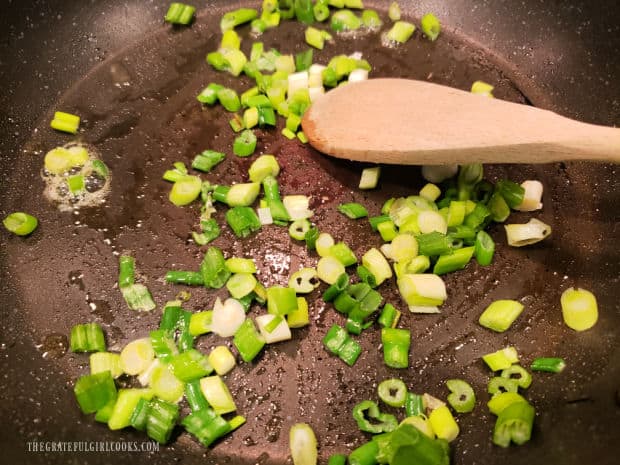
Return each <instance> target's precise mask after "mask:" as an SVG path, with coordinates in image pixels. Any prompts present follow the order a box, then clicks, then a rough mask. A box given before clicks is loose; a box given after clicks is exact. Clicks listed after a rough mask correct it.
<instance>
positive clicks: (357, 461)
mask: <svg viewBox="0 0 620 465" xmlns="http://www.w3.org/2000/svg"><path fill="white" fill-rule="evenodd" d="M378 452H379V446H378V444H377V442H376V441H368V442H367V443H366V444H363V445H361V446H360V447H358V448H357V449H355V450H353V452H351V453H350V454H349V464H350V465H376V464H377V463H379V462H377V458H376V457H377V454H378Z"/></svg>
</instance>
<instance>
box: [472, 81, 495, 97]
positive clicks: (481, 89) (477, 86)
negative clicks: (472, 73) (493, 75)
mask: <svg viewBox="0 0 620 465" xmlns="http://www.w3.org/2000/svg"><path fill="white" fill-rule="evenodd" d="M493 89H494V87H493V86H492V85H491V84H487V83H486V82H484V81H476V82H474V83H473V84H472V85H471V93H472V94H477V95H483V96H485V97H490V98H493Z"/></svg>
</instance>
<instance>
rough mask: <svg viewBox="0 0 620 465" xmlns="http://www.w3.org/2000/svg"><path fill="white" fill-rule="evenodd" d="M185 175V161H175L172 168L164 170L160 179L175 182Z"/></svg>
mask: <svg viewBox="0 0 620 465" xmlns="http://www.w3.org/2000/svg"><path fill="white" fill-rule="evenodd" d="M185 176H187V168H186V167H185V163H183V162H176V163H175V164H174V169H172V170H167V171H165V172H164V175H163V176H162V179H164V180H165V181H170V182H177V181H178V180H179V179H183V178H184V177H185Z"/></svg>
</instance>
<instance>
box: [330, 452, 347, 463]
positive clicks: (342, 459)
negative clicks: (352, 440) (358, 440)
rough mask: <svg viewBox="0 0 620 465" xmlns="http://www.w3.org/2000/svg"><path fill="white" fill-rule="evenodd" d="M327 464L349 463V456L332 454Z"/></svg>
mask: <svg viewBox="0 0 620 465" xmlns="http://www.w3.org/2000/svg"><path fill="white" fill-rule="evenodd" d="M327 465H347V456H346V455H344V454H334V455H330V456H329V461H328V462H327Z"/></svg>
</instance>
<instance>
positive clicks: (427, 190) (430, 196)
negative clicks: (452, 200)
mask: <svg viewBox="0 0 620 465" xmlns="http://www.w3.org/2000/svg"><path fill="white" fill-rule="evenodd" d="M440 195H441V189H440V188H439V187H438V186H436V185H435V184H433V183H428V184H426V185H425V186H424V187H423V188H422V189H420V197H424V198H425V199H426V200H429V201H431V202H434V201H435V200H437V199H438V198H439V196H440Z"/></svg>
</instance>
